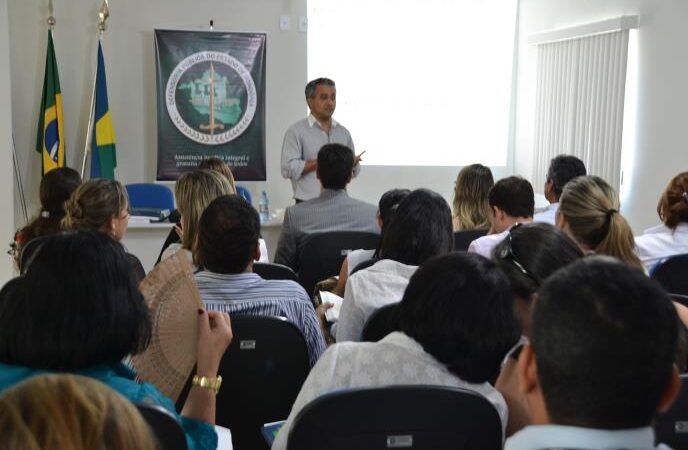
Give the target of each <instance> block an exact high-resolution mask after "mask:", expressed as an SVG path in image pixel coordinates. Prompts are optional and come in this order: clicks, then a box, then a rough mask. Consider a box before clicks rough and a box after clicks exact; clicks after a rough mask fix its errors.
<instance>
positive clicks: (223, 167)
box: [198, 158, 237, 192]
mask: <svg viewBox="0 0 688 450" xmlns="http://www.w3.org/2000/svg"><path fill="white" fill-rule="evenodd" d="M198 168H199V169H201V170H213V171H215V172H219V173H221V174H222V175H224V176H225V178H227V181H229V186H230V187H231V188H232V192H236V190H237V189H236V183H235V181H234V175H233V174H232V169H231V168H230V167H229V166H228V165H227V163H226V162H224V161H222V160H221V159H220V158H208V159H204V160H203V161H201V163H200V164H199V165H198Z"/></svg>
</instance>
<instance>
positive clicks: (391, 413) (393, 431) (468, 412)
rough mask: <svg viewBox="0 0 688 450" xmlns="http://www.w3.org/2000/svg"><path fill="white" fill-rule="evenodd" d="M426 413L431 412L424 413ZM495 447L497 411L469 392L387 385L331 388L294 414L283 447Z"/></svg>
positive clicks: (498, 432)
mask: <svg viewBox="0 0 688 450" xmlns="http://www.w3.org/2000/svg"><path fill="white" fill-rule="evenodd" d="M430 412H432V413H430ZM386 448H391V449H404V448H411V449H413V450H425V449H428V450H430V449H432V450H444V449H452V450H460V449H466V450H468V449H470V450H499V449H501V448H502V424H501V421H500V418H499V414H498V413H497V409H496V408H495V407H494V406H493V405H492V404H491V403H490V402H489V401H488V400H487V399H486V398H485V397H483V396H481V395H480V394H477V393H475V392H472V391H469V390H466V389H460V388H452V387H443V386H388V387H382V388H372V389H351V390H343V391H337V392H332V393H329V394H326V395H324V396H322V397H319V398H317V399H316V400H314V401H312V402H311V403H309V404H308V405H307V406H306V407H305V408H304V409H303V410H301V412H300V413H299V414H298V415H297V416H296V418H295V420H294V424H293V426H292V428H291V432H290V433H289V440H288V443H287V449H288V450H295V449H298V450H315V449H317V450H335V449H336V450H343V449H356V450H368V449H370V450H373V449H376V450H377V449H386Z"/></svg>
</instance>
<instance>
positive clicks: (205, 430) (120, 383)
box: [0, 363, 217, 450]
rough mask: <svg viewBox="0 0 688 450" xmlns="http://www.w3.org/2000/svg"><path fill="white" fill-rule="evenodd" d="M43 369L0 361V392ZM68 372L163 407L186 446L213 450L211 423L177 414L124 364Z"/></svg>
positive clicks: (135, 399) (138, 401)
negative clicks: (173, 417) (179, 431)
mask: <svg viewBox="0 0 688 450" xmlns="http://www.w3.org/2000/svg"><path fill="white" fill-rule="evenodd" d="M46 373H48V372H47V371H44V370H38V369H31V368H28V367H20V366H11V365H7V364H0V392H2V391H4V390H5V389H8V388H10V387H12V386H14V385H15V384H18V383H21V382H22V381H24V380H26V379H28V378H31V377H33V376H37V375H44V374H46ZM70 373H73V374H75V375H82V376H85V377H89V378H94V379H96V380H98V381H100V382H102V383H103V384H106V385H108V386H110V387H111V388H112V389H114V390H115V391H117V392H119V393H120V394H122V396H124V397H126V398H128V399H129V400H131V401H132V402H133V403H149V404H150V403H153V404H156V405H160V406H162V407H163V408H165V409H167V410H168V411H170V412H171V413H173V414H174V415H175V417H176V418H177V421H179V424H180V425H181V426H182V428H183V429H184V434H186V443H187V445H188V447H189V450H215V449H216V448H217V433H215V428H214V427H213V426H212V425H210V424H208V423H205V422H201V421H198V420H194V419H189V418H187V417H182V416H180V415H179V414H177V411H176V410H175V408H174V404H173V403H172V400H170V399H169V398H167V397H165V396H164V395H163V394H162V393H161V392H160V391H158V389H157V388H156V387H155V386H153V385H152V384H149V383H138V382H137V381H136V380H135V373H134V372H133V371H132V370H131V369H130V368H129V367H127V366H125V365H124V364H122V363H116V364H100V365H97V366H93V367H89V368H87V369H83V370H77V371H74V372H70Z"/></svg>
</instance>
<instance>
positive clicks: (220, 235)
mask: <svg viewBox="0 0 688 450" xmlns="http://www.w3.org/2000/svg"><path fill="white" fill-rule="evenodd" d="M259 235H260V220H259V219H258V213H257V212H256V210H255V209H253V207H252V206H251V205H249V204H248V203H247V202H246V200H244V199H243V198H242V197H239V196H237V195H224V196H221V197H218V198H216V199H215V200H213V201H212V202H211V203H210V205H208V207H207V208H206V210H205V211H204V212H203V215H202V216H201V220H200V222H199V225H198V235H197V246H196V258H195V259H196V260H197V261H198V263H199V265H200V267H201V268H202V270H201V271H200V272H198V273H197V274H196V283H197V284H198V290H199V291H200V293H201V298H202V299H203V303H204V304H205V307H206V308H207V309H208V310H209V311H223V312H225V313H229V314H232V315H234V314H244V315H260V316H283V317H286V318H287V319H288V320H289V321H291V322H292V323H294V324H295V325H296V326H297V327H298V328H299V330H301V333H303V336H304V338H305V340H306V344H307V345H308V353H309V359H310V363H311V366H312V365H313V364H315V362H316V361H317V360H318V358H319V357H320V355H321V354H322V352H323V351H324V350H325V340H324V338H323V335H322V331H321V330H320V324H319V322H318V319H317V317H316V316H315V310H314V309H313V304H312V303H311V301H310V299H309V298H308V295H306V291H304V290H303V288H302V287H301V286H300V285H299V284H298V283H296V282H294V281H291V280H264V279H262V278H261V277H260V276H259V275H258V274H255V273H253V261H254V260H257V259H258V258H259V257H260V249H259V245H258V236H259Z"/></svg>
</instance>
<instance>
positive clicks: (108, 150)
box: [91, 42, 117, 180]
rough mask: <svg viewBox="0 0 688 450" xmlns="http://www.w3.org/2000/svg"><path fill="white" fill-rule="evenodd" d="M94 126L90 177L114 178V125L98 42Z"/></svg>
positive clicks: (115, 162)
mask: <svg viewBox="0 0 688 450" xmlns="http://www.w3.org/2000/svg"><path fill="white" fill-rule="evenodd" d="M94 120H95V126H94V127H93V143H92V146H91V178H109V179H111V180H114V179H115V167H117V155H116V154H115V127H114V126H113V125H112V115H111V114H110V106H109V104H108V95H107V81H106V79H105V61H104V59H103V48H102V47H101V45H100V42H98V68H97V69H96V102H95V118H94Z"/></svg>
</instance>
